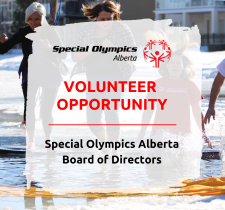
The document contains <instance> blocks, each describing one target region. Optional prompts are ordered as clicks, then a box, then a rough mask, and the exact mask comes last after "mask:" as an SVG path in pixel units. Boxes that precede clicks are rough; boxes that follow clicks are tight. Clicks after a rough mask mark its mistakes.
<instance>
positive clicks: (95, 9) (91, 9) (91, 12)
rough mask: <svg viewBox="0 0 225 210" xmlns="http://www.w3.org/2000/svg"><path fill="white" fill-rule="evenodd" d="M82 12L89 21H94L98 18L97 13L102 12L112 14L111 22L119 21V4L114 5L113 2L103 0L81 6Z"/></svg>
mask: <svg viewBox="0 0 225 210" xmlns="http://www.w3.org/2000/svg"><path fill="white" fill-rule="evenodd" d="M82 11H83V12H84V16H86V17H88V19H90V20H94V19H95V18H97V17H98V15H99V13H100V12H102V11H105V12H110V13H113V14H114V17H113V20H119V19H120V14H121V13H122V12H121V11H120V3H117V2H116V3H115V2H113V1H109V0H104V1H102V2H98V3H95V4H89V5H84V4H83V5H82Z"/></svg>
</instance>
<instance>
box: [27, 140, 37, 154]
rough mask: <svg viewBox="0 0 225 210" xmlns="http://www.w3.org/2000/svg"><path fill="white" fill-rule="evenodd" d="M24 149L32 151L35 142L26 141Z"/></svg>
mask: <svg viewBox="0 0 225 210" xmlns="http://www.w3.org/2000/svg"><path fill="white" fill-rule="evenodd" d="M26 150H27V151H29V152H34V151H35V143H34V142H31V143H28V145H27V148H26Z"/></svg>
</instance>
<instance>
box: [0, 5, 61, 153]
mask: <svg viewBox="0 0 225 210" xmlns="http://www.w3.org/2000/svg"><path fill="white" fill-rule="evenodd" d="M45 16H46V10H45V7H44V6H43V5H42V4H40V3H39V2H33V3H32V4H31V5H30V6H29V7H28V8H27V9H26V11H25V22H26V23H28V24H29V25H28V26H26V27H23V28H20V29H19V30H18V32H16V33H15V34H14V35H13V36H12V37H11V38H9V39H8V37H7V36H6V34H4V33H3V34H2V35H1V36H0V54H4V53H7V52H8V51H9V50H10V49H12V48H13V47H14V46H15V45H16V44H19V43H22V52H23V59H22V62H21V64H20V67H19V70H18V73H19V77H20V76H21V75H22V91H23V96H24V120H25V124H26V109H27V107H26V106H27V97H28V95H27V93H28V91H27V87H28V58H29V56H30V55H31V54H32V51H33V49H32V41H31V40H30V39H28V38H26V36H27V35H28V34H30V33H35V32H36V31H35V28H37V27H39V26H42V25H43V24H42V23H43V22H44V21H45ZM37 35H38V33H37ZM49 36H50V35H49ZM54 37H55V38H56V39H57V40H60V37H59V36H58V34H57V33H54ZM51 39H52V38H51V37H49V38H48V37H47V38H46V39H44V40H43V39H40V40H39V41H40V45H42V48H43V52H44V51H47V50H49V49H50V47H51V41H52V40H51ZM60 41H61V40H60ZM62 45H63V44H62ZM64 55H65V54H64ZM64 55H62V56H61V58H60V59H64V57H65V56H64ZM63 56H64V57H63ZM40 59H42V58H40ZM46 59H47V60H48V57H47V56H46ZM48 63H49V64H55V63H53V61H52V60H50V59H49V61H48ZM57 65H58V64H57V63H56V64H55V66H57ZM42 66H43V65H42ZM39 68H40V65H39ZM45 72H47V70H45ZM45 72H44V71H42V75H40V76H41V77H42V78H44V79H45V80H46V79H48V78H47V77H48V76H47V75H46V74H45ZM55 74H57V75H56V76H57V78H58V80H57V84H56V85H55V87H54V88H52V89H50V90H49V89H48V88H46V87H44V86H43V85H42V84H41V82H40V80H39V81H38V80H36V81H33V80H32V82H30V83H29V92H30V91H33V92H32V94H33V97H32V98H29V101H30V102H31V101H33V103H31V104H33V106H32V109H29V110H32V111H31V112H32V113H29V116H31V115H34V108H35V96H36V93H37V92H38V88H39V87H40V86H41V87H42V88H43V92H46V93H48V92H49V94H50V95H51V96H52V100H49V101H51V103H50V102H49V101H48V104H47V105H46V103H45V102H43V104H44V105H43V106H45V107H44V109H46V107H47V106H48V109H49V111H48V113H49V114H47V115H46V116H45V117H44V118H43V119H42V123H43V126H44V124H47V122H45V121H46V119H47V121H48V123H49V122H52V118H53V117H52V112H51V109H52V107H53V104H54V102H55V97H56V95H57V91H58V87H59V85H60V84H61V80H62V79H61V78H62V77H61V74H60V72H59V71H55ZM27 115H28V113H27ZM34 121H35V117H34ZM31 124H32V125H31ZM31 124H30V125H27V124H26V130H27V132H28V138H29V143H30V144H29V145H28V148H29V149H31V150H32V148H35V145H34V126H35V122H32V123H31ZM45 127H46V126H45ZM29 131H30V132H29ZM45 133H46V138H47V139H49V138H50V134H51V130H49V129H48V130H46V129H45Z"/></svg>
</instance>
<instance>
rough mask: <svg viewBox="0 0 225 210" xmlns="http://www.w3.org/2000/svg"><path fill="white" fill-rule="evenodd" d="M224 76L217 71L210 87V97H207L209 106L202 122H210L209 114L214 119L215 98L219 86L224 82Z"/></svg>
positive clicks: (217, 94)
mask: <svg viewBox="0 0 225 210" xmlns="http://www.w3.org/2000/svg"><path fill="white" fill-rule="evenodd" d="M224 80H225V77H224V76H223V75H222V74H220V72H218V74H217V76H216V78H215V80H214V82H213V85H212V89H211V93H210V99H209V108H208V110H207V112H206V115H205V118H204V123H205V124H207V123H210V118H211V116H213V119H214V120H215V114H216V112H215V104H216V100H217V98H218V96H219V93H220V90H221V87H222V85H223V83H224Z"/></svg>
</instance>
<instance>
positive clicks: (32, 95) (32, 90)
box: [22, 81, 58, 133]
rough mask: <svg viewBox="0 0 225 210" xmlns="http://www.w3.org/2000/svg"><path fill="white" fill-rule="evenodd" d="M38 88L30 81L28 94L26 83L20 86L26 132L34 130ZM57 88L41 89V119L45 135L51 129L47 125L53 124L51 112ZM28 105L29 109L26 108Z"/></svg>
mask: <svg viewBox="0 0 225 210" xmlns="http://www.w3.org/2000/svg"><path fill="white" fill-rule="evenodd" d="M39 87H40V86H39V85H37V84H36V83H35V82H33V81H32V83H31V84H29V93H28V89H27V82H25V83H23V84H22V89H23V96H24V120H25V124H26V129H27V131H34V128H35V106H36V95H37V92H38V88H39ZM57 93H58V88H42V94H44V96H43V97H41V98H42V99H41V103H40V104H41V111H40V114H41V118H42V125H43V128H44V131H45V133H51V130H52V129H51V127H52V126H49V125H48V124H52V123H53V116H52V110H53V106H54V104H55V100H56V96H57ZM27 105H29V107H27Z"/></svg>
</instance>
